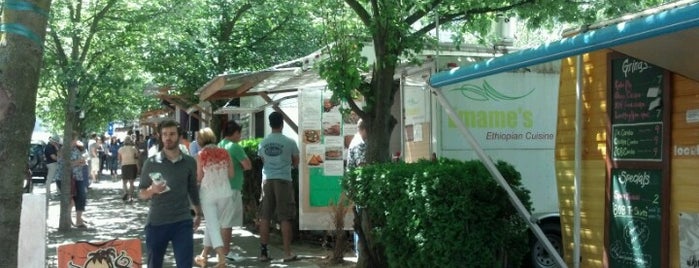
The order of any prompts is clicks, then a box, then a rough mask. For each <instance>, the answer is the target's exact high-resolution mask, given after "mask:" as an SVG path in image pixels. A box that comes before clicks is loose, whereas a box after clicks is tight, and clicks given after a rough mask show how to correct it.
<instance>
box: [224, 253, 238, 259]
mask: <svg viewBox="0 0 699 268" xmlns="http://www.w3.org/2000/svg"><path fill="white" fill-rule="evenodd" d="M238 258H240V256H238V253H233V252H228V255H226V259H227V260H229V261H236V260H237V259H238Z"/></svg>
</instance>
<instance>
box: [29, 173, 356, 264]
mask: <svg viewBox="0 0 699 268" xmlns="http://www.w3.org/2000/svg"><path fill="white" fill-rule="evenodd" d="M51 189H52V190H53V191H54V192H53V193H52V194H51V197H50V200H49V214H48V220H47V225H48V226H47V227H48V228H47V229H48V245H47V252H46V256H47V266H46V267H58V257H57V253H56V252H57V248H58V246H60V245H62V244H67V243H75V242H77V241H92V242H98V241H107V240H112V239H115V238H120V239H129V238H137V239H141V242H142V243H141V248H142V254H143V262H146V252H145V238H144V234H143V226H144V223H145V219H146V216H147V213H148V207H147V205H148V203H147V202H145V201H140V200H134V201H133V202H125V201H123V200H122V199H121V198H122V190H121V181H113V180H111V179H110V178H109V177H108V176H103V177H102V180H101V181H100V182H99V183H96V184H93V185H91V189H90V190H88V201H87V206H86V211H85V212H84V214H83V217H84V218H85V220H86V221H87V225H88V226H87V228H85V229H78V228H73V229H71V230H70V231H65V232H59V231H58V219H59V215H60V200H59V198H60V196H59V195H58V194H56V192H55V187H51ZM42 191H43V192H45V188H44V185H42V184H37V185H35V188H34V192H35V193H42ZM71 215H72V216H71V218H74V212H73V213H72V214H71ZM203 226H204V224H203V223H202V226H201V227H200V228H199V229H198V230H197V231H196V232H195V234H194V238H193V239H194V248H195V252H194V253H195V255H196V254H198V253H199V252H201V248H202V239H203V237H204V227H203ZM269 247H270V255H271V256H270V257H272V258H276V259H273V260H272V261H271V262H269V263H261V262H259V261H258V260H257V256H258V254H259V238H258V236H257V235H256V234H255V233H253V232H251V231H249V230H247V229H244V228H240V229H234V230H233V245H232V246H231V249H232V251H233V252H234V253H237V254H238V256H239V258H237V259H236V260H235V261H229V262H228V264H227V267H354V262H356V258H352V257H354V256H353V254H352V253H349V252H348V253H347V254H346V255H345V256H346V258H345V259H346V260H347V261H346V262H345V263H344V264H338V265H328V264H327V261H326V259H327V256H329V255H330V254H331V252H330V251H329V250H326V249H324V248H323V247H322V246H320V245H318V244H316V243H311V242H308V241H306V242H304V241H295V242H294V243H293V244H292V250H293V251H294V253H295V254H297V255H298V256H299V260H297V261H294V262H288V263H284V262H282V260H281V257H282V255H283V253H282V252H283V251H282V250H281V238H280V236H279V235H277V234H276V233H275V232H273V234H272V236H271V238H270V245H269ZM208 264H209V266H211V267H213V266H214V265H215V264H216V258H215V257H214V256H211V257H210V259H209V263H208ZM143 267H146V266H145V265H144V266H143ZM165 267H175V263H174V256H173V255H172V248H169V249H168V252H167V254H166V256H165Z"/></svg>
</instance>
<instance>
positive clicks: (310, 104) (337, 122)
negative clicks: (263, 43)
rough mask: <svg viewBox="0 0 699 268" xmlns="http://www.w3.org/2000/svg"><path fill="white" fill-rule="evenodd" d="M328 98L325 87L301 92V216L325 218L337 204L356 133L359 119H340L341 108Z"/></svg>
mask: <svg viewBox="0 0 699 268" xmlns="http://www.w3.org/2000/svg"><path fill="white" fill-rule="evenodd" d="M331 96H332V92H331V91H329V90H327V89H326V88H325V87H309V88H303V89H301V90H300V102H299V113H300V116H299V121H300V124H299V126H300V128H299V150H300V153H301V155H300V165H299V166H300V167H299V168H300V173H299V175H300V178H301V180H300V182H301V184H300V191H299V192H300V198H299V200H300V206H301V208H300V211H301V212H315V213H325V214H328V213H329V209H328V208H329V206H332V205H333V204H335V203H337V201H338V199H339V198H340V194H341V192H342V185H341V184H342V178H343V176H344V173H345V158H346V156H347V148H349V145H350V143H351V142H352V139H353V138H354V136H355V134H356V133H357V121H358V119H359V117H358V116H356V115H355V114H354V113H347V114H345V115H343V113H342V112H341V108H342V104H340V103H335V102H333V101H331ZM357 101H359V100H357ZM359 105H360V107H361V101H359ZM301 216H302V220H303V215H301ZM311 225H313V224H311ZM304 227H305V229H317V228H315V227H309V226H302V228H304ZM326 227H327V226H323V228H321V229H326Z"/></svg>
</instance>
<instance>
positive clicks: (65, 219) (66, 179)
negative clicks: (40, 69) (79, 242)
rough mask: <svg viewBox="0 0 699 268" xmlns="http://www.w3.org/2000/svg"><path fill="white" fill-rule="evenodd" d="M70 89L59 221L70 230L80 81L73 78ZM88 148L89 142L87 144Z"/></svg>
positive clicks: (60, 224)
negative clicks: (73, 151) (72, 155)
mask: <svg viewBox="0 0 699 268" xmlns="http://www.w3.org/2000/svg"><path fill="white" fill-rule="evenodd" d="M67 89H68V96H67V97H68V101H66V104H65V107H64V111H66V115H65V118H66V122H65V124H64V125H63V147H62V148H61V157H62V158H63V159H64V161H63V174H62V176H61V178H62V180H61V212H60V218H59V222H58V230H59V231H68V230H70V229H71V225H72V224H71V222H72V221H71V219H70V215H71V212H72V208H73V206H72V205H71V200H72V197H73V195H72V193H71V190H72V187H71V186H72V185H73V176H72V175H73V167H72V166H71V161H70V154H71V150H72V147H73V139H75V138H80V135H79V134H78V136H77V137H74V133H73V132H76V133H80V132H78V131H74V130H75V129H76V125H77V124H76V121H78V120H77V118H76V117H77V116H78V113H79V111H77V110H76V109H75V107H76V103H77V98H78V83H77V81H75V80H71V81H69V82H68V85H67ZM85 146H86V148H87V144H85Z"/></svg>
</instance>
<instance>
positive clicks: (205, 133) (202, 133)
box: [197, 127, 216, 147]
mask: <svg viewBox="0 0 699 268" xmlns="http://www.w3.org/2000/svg"><path fill="white" fill-rule="evenodd" d="M197 143H198V144H199V146H201V147H204V146H206V145H208V144H212V143H216V134H214V131H213V130H211V128H208V127H207V128H202V129H200V130H199V131H197Z"/></svg>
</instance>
